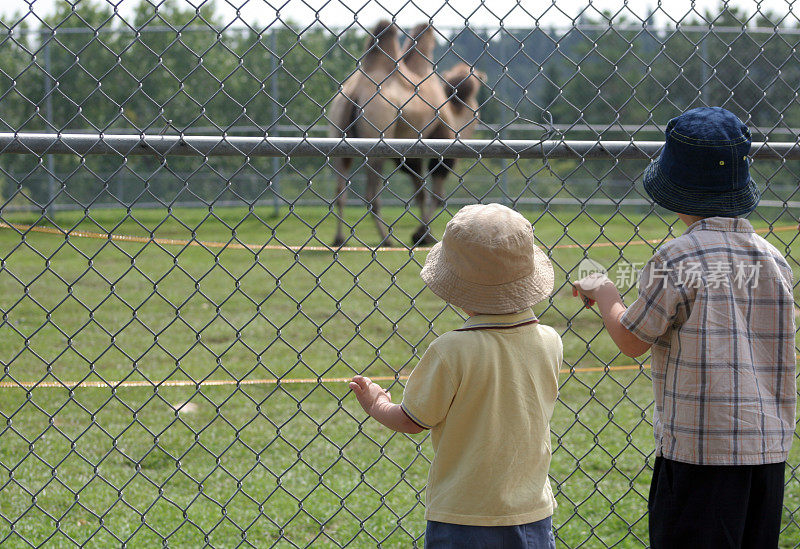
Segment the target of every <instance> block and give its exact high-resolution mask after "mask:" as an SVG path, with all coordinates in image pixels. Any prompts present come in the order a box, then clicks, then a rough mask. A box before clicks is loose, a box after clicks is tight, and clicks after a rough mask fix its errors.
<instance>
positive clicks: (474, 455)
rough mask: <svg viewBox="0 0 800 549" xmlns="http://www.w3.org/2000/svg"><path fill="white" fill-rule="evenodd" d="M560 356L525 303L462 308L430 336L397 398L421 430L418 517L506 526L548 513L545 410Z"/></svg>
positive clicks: (557, 342) (554, 392)
mask: <svg viewBox="0 0 800 549" xmlns="http://www.w3.org/2000/svg"><path fill="white" fill-rule="evenodd" d="M562 358H563V347H562V344H561V338H560V337H559V335H558V333H557V332H556V331H555V330H554V329H553V328H551V327H549V326H543V325H542V324H539V323H538V321H537V320H536V317H535V316H534V314H533V311H532V310H530V309H527V310H524V311H521V312H518V313H513V314H508V315H478V316H473V317H470V318H469V319H468V320H467V322H466V323H465V324H464V326H463V327H462V328H460V329H458V330H454V331H452V332H447V333H445V334H443V335H441V336H440V337H438V338H436V340H434V341H433V343H431V345H430V347H428V350H427V351H425V354H424V355H423V357H422V359H420V361H419V364H417V367H416V368H414V371H413V372H411V376H410V377H409V379H408V383H407V384H406V388H405V392H404V394H403V402H402V407H403V410H405V412H406V413H407V414H408V415H409V417H410V418H411V419H412V420H414V421H415V422H416V423H418V424H419V425H420V426H422V427H426V428H428V429H431V441H432V442H433V451H434V458H433V462H432V463H431V468H430V472H429V473H428V486H427V489H426V494H425V501H426V511H425V518H426V519H428V520H433V521H437V522H447V523H451V524H466V525H475V526H509V525H516V524H525V523H528V522H535V521H538V520H541V519H544V518H547V517H549V516H551V515H552V514H553V510H554V509H555V506H556V503H555V499H554V498H553V493H552V491H551V489H550V482H549V480H548V477H547V472H548V470H549V468H550V417H551V416H552V414H553V407H554V406H555V402H556V398H557V396H558V370H559V368H560V366H561V362H562Z"/></svg>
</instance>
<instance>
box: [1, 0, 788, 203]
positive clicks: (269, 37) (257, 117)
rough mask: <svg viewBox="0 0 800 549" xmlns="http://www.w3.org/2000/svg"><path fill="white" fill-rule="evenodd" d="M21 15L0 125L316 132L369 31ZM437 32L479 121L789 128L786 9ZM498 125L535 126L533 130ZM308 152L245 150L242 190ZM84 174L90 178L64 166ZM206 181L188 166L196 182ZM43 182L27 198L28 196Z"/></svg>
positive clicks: (187, 162) (135, 164)
mask: <svg viewBox="0 0 800 549" xmlns="http://www.w3.org/2000/svg"><path fill="white" fill-rule="evenodd" d="M30 19H31V18H30V17H25V16H22V15H20V16H18V17H11V18H9V19H8V20H6V21H3V22H2V24H3V25H4V26H5V27H6V28H5V31H6V32H5V33H4V36H3V38H0V113H2V114H0V128H2V129H1V130H0V131H5V132H13V131H37V132H39V131H93V132H103V133H115V132H134V133H139V132H147V133H160V132H168V133H174V132H176V131H184V132H194V133H203V134H219V133H222V132H227V133H232V132H234V133H236V134H238V135H264V133H268V134H270V135H302V134H303V133H305V132H312V135H324V133H313V132H322V131H323V130H324V127H325V126H326V124H327V122H326V118H325V116H326V112H327V109H328V107H329V105H330V101H331V100H332V98H333V97H334V95H335V94H336V92H337V90H338V86H339V83H340V82H342V81H343V80H344V79H345V78H346V77H347V75H349V74H351V73H352V72H353V71H354V70H355V69H356V66H357V63H358V59H359V57H360V55H361V52H362V48H363V42H364V39H365V36H366V34H365V30H364V29H363V28H362V27H361V26H359V25H352V26H350V27H349V28H347V29H330V28H328V27H325V26H323V25H319V24H318V25H312V26H309V27H302V26H300V25H298V24H295V23H292V22H291V21H289V20H287V21H285V22H283V23H282V24H279V25H271V26H270V27H268V28H256V27H247V26H238V27H235V28H234V27H231V26H229V25H228V22H226V21H224V20H223V19H222V17H221V16H220V15H219V13H218V12H217V10H216V9H215V5H214V4H213V3H210V4H205V5H204V6H203V7H202V8H200V9H199V10H189V9H183V8H180V7H178V4H176V3H164V4H163V5H162V6H161V7H159V8H158V10H157V11H155V10H154V8H153V5H152V4H151V3H150V2H147V1H146V0H141V1H140V2H139V3H138V5H136V7H135V8H134V12H133V15H132V16H131V17H128V18H126V19H122V18H120V17H119V16H117V15H115V14H114V12H113V10H112V8H110V7H109V5H108V4H107V3H101V2H100V1H99V0H84V1H82V2H80V3H77V4H76V5H75V6H72V5H70V4H69V3H66V2H59V3H56V9H55V11H54V12H53V13H51V14H49V15H47V16H46V17H44V18H43V24H40V25H37V26H34V25H33V24H32V22H31V20H30ZM765 29H766V30H765ZM409 30H410V29H409ZM440 30H441V35H442V36H441V37H440V40H439V46H438V51H437V55H436V63H437V66H438V67H440V68H441V70H445V69H447V68H449V67H450V66H451V65H452V64H454V63H456V62H459V61H466V62H468V63H470V64H473V65H475V66H476V68H479V69H481V70H482V71H484V72H485V73H486V74H487V82H486V84H487V85H486V87H485V89H484V90H483V91H482V93H481V97H480V99H481V104H482V106H481V118H482V120H483V121H484V122H485V123H486V124H487V125H489V126H490V127H491V128H497V127H502V126H503V125H504V124H508V123H510V122H523V121H527V120H533V121H541V120H542V118H543V116H545V117H546V118H547V119H548V120H549V119H550V117H552V120H553V123H554V124H556V125H557V126H558V127H559V128H560V129H561V130H562V133H563V134H564V135H565V136H566V137H567V138H572V139H594V138H597V137H599V136H602V137H603V138H605V139H609V138H610V139H621V138H624V139H628V138H629V136H633V137H634V138H636V139H660V136H659V135H658V134H655V133H653V132H652V131H651V130H652V126H654V125H659V126H660V127H661V128H663V126H664V125H665V123H666V121H667V120H668V119H669V118H671V117H673V116H675V115H677V114H678V113H680V112H682V111H683V110H686V109H688V108H691V107H695V106H700V105H721V106H725V107H726V108H728V109H730V110H732V111H734V112H736V113H737V114H738V115H739V116H740V117H741V118H742V119H743V120H745V121H746V122H747V123H748V124H750V125H751V126H752V127H754V128H760V129H761V130H763V132H764V134H766V135H763V134H758V133H755V134H754V138H755V139H757V140H759V139H763V138H765V137H768V138H769V139H773V140H790V141H794V140H795V139H796V136H795V135H793V129H794V128H798V127H800V104H799V103H798V87H800V63H798V61H799V59H798V55H800V54H798V47H797V46H798V38H799V37H800V25H798V20H797V19H796V18H793V17H788V16H786V15H785V14H784V15H774V14H769V13H761V12H759V13H755V14H750V13H746V12H745V11H744V10H742V9H740V8H734V7H727V6H724V5H720V7H719V9H717V10H716V11H710V12H707V13H705V14H699V13H692V14H691V15H689V16H687V17H686V18H685V19H684V20H682V21H681V23H680V25H679V26H678V27H677V28H676V27H675V26H674V25H673V26H672V27H671V28H669V29H663V28H662V29H659V28H658V27H657V26H655V25H654V24H653V22H652V21H648V22H645V24H642V22H641V21H633V20H629V19H626V18H624V17H622V16H618V15H612V14H599V15H597V16H595V17H582V18H581V19H579V20H577V21H576V22H575V25H573V26H572V27H570V28H567V29H548V28H545V27H537V28H534V29H508V28H504V29H502V31H500V32H498V30H497V29H481V28H478V27H475V26H465V27H463V28H448V29H440ZM491 131H492V130H484V133H483V136H487V135H490V133H491ZM538 133H540V132H538ZM504 135H506V136H513V137H516V138H519V137H524V136H531V137H536V136H537V131H536V130H528V132H527V133H523V134H519V133H513V132H512V133H509V131H506V132H505V134H504ZM37 162H38V159H36V158H30V157H25V156H15V157H12V156H11V155H4V156H2V157H0V168H2V170H3V171H4V172H5V173H6V175H7V177H6V179H7V180H8V181H7V182H6V185H5V186H6V187H9V185H10V186H11V188H6V189H4V190H3V196H5V197H8V195H9V193H13V192H14V187H15V186H16V189H17V190H20V189H21V188H23V187H25V186H26V184H27V185H28V187H32V186H35V185H38V184H39V183H35V184H34V180H35V179H36V178H35V177H34V176H33V175H24V174H28V173H29V172H31V170H33V171H35V172H36V171H38V173H39V175H41V170H43V169H44V166H39V167H37ZM321 163H322V160H319V161H316V162H315V161H309V163H308V166H303V167H300V168H293V169H289V167H287V166H285V165H283V164H281V163H276V162H275V161H273V160H270V159H257V160H253V161H251V162H250V165H248V166H247V167H246V170H245V171H247V172H248V173H250V174H251V175H252V176H253V177H251V178H250V179H251V180H253V181H255V183H254V185H255V187H254V188H253V190H252V192H253V193H256V194H255V195H253V196H257V194H258V190H257V189H258V188H261V187H263V183H264V182H268V181H270V180H271V178H272V177H273V176H274V174H275V171H276V169H280V170H282V171H283V172H284V173H287V172H292V171H294V172H295V175H297V174H298V173H299V174H300V176H301V179H302V177H305V172H304V171H303V170H307V171H308V173H314V171H315V170H317V169H318V168H319V166H320V165H321ZM49 166H50V169H52V170H54V171H55V172H56V174H58V175H57V180H58V185H59V186H61V187H62V191H63V192H70V193H72V194H71V195H69V196H72V197H73V199H75V200H90V199H91V198H92V197H93V196H95V195H96V193H97V192H99V191H98V189H100V188H102V187H103V186H104V185H106V186H107V181H105V180H107V179H108V178H109V177H111V176H114V175H115V174H116V176H117V177H122V176H124V175H129V176H131V175H133V176H135V177H134V179H138V180H139V184H140V186H141V187H142V188H143V189H144V188H145V187H147V180H148V178H149V177H150V176H152V175H154V174H163V175H164V176H166V177H169V175H170V174H171V173H173V172H174V173H187V172H189V173H191V172H192V171H193V170H197V169H198V167H197V166H198V161H197V160H196V159H175V160H173V159H170V160H169V165H168V166H165V165H164V162H163V161H160V160H158V159H144V158H131V159H128V160H127V161H126V162H123V161H122V159H120V158H113V157H87V159H86V160H85V161H84V162H83V164H81V162H80V159H77V158H71V157H64V156H59V157H57V158H54V159H53V160H50V164H49ZM209 169H210V172H209V173H210V174H211V177H212V179H214V178H216V179H218V180H219V181H217V182H216V183H213V184H211V189H212V190H211V191H209V192H210V193H211V194H210V195H208V193H206V194H207V195H208V196H211V197H213V196H214V191H213V189H216V188H218V187H219V186H220V185H221V184H222V182H224V181H223V180H224V179H225V177H227V175H228V174H235V173H237V170H240V171H241V169H242V162H241V160H235V159H212V160H210V161H209V162H207V163H205V164H204V166H203V168H202V170H201V171H204V173H205V172H206V171H208V170H209ZM86 170H88V172H86ZM87 173H89V174H90V176H91V177H88V178H87V177H77V176H75V175H71V174H80V175H81V176H84V175H86V174H87ZM215 173H216V175H214V174H215ZM20 174H23V175H22V176H20ZM109 174H110V175H109ZM207 175H208V174H207ZM784 176H785V175H784V174H779V175H778V176H776V177H777V178H778V179H781V178H784ZM785 177H788V178H791V176H789V175H786V176H785ZM20 178H22V183H20ZM206 180H207V177H200V176H199V175H198V176H196V177H195V183H196V184H197V185H201V183H202V181H206ZM104 181H105V182H104ZM184 183H186V182H185V181H184ZM183 186H184V187H187V185H183ZM66 187H68V189H67V188H66ZM180 190H181V189H178V190H177V191H175V192H178V191H180ZM190 191H191V189H189V188H186V189H184V192H190ZM47 192H49V191H47V190H46V189H38V190H31V191H30V194H32V195H35V196H34V197H33V198H34V199H35V200H34V201H40V200H46V199H47ZM198 192H199V191H198ZM65 196H66V195H65Z"/></svg>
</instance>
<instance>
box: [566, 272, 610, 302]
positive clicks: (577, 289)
mask: <svg viewBox="0 0 800 549" xmlns="http://www.w3.org/2000/svg"><path fill="white" fill-rule="evenodd" d="M608 285H611V286H613V287H615V288H616V286H614V283H613V282H611V279H610V278H608V277H607V276H606V275H604V274H603V273H592V274H590V275H589V276H585V277H583V278H582V279H580V280H576V281H575V282H573V283H572V297H580V298H581V299H583V304H584V306H585V307H586V308H587V309H588V308H590V307H591V306H592V305H594V304H595V302H597V296H598V294H599V293H600V291H601V289H602V288H603V287H605V286H608Z"/></svg>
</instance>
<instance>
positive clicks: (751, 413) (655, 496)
mask: <svg viewBox="0 0 800 549" xmlns="http://www.w3.org/2000/svg"><path fill="white" fill-rule="evenodd" d="M750 145H751V142H750V132H749V131H748V129H747V127H746V126H745V125H744V124H743V123H742V122H741V121H740V120H739V119H738V118H737V117H736V116H735V115H734V114H733V113H731V112H729V111H727V110H725V109H721V108H718V107H714V108H707V107H706V108H698V109H693V110H690V111H688V112H686V113H684V114H683V115H681V116H679V117H677V118H675V119H673V120H671V121H670V122H669V124H668V125H667V130H666V144H665V146H664V148H663V150H662V153H661V156H660V158H659V159H658V160H657V161H656V162H654V163H653V164H652V165H651V166H650V167H649V168H648V170H647V171H646V172H645V175H644V186H645V189H646V190H647V192H648V193H649V194H650V196H651V197H652V198H653V200H654V201H655V202H656V203H657V204H659V205H661V206H663V207H665V208H667V209H668V210H671V211H673V212H676V213H677V214H678V216H679V217H680V218H681V220H683V222H684V223H686V225H687V226H688V229H687V230H686V231H685V232H684V233H683V235H681V236H680V237H678V238H676V239H674V240H672V241H670V242H668V243H666V244H664V245H663V246H661V247H660V248H659V249H658V251H657V252H656V254H655V255H654V256H653V257H652V259H650V261H649V262H648V263H647V264H646V265H645V267H644V269H643V271H642V273H641V277H640V279H639V297H638V299H637V300H636V301H635V302H634V303H633V304H632V305H631V306H630V308H628V309H627V310H626V308H625V305H624V304H623V302H622V298H621V297H620V294H619V292H618V291H617V289H616V287H614V284H613V283H612V282H611V281H610V280H608V278H606V277H604V276H598V275H592V276H590V277H587V278H585V279H583V280H580V281H578V282H576V283H575V290H574V291H573V294H574V295H578V294H580V295H581V297H583V298H584V299H585V300H586V299H588V301H586V304H587V306H590V305H592V304H593V302H595V301H596V302H597V305H598V307H599V309H600V313H601V315H602V317H603V322H604V323H605V326H606V328H607V330H608V333H609V335H610V336H611V338H612V339H613V340H614V342H615V343H616V344H617V346H618V347H619V349H620V350H621V351H622V352H623V353H624V354H626V355H629V356H639V355H641V354H643V353H644V352H646V351H647V350H648V349H651V355H652V356H651V367H652V376H653V392H654V395H655V410H654V414H653V428H654V431H655V442H656V448H655V455H656V459H655V464H654V467H653V481H652V484H651V487H650V498H649V502H648V509H649V513H650V514H649V522H650V542H651V545H652V547H653V548H654V549H660V548H676V547H686V548H690V547H703V548H715V547H731V548H734V547H747V548H754V549H755V548H758V549H761V548H770V547H777V546H778V536H779V533H780V522H781V509H782V506H783V486H784V467H785V461H786V458H787V456H788V453H789V448H790V447H791V444H792V438H793V436H794V417H795V416H794V414H795V397H796V386H795V344H794V339H795V324H794V314H793V307H794V303H793V298H792V271H791V269H790V267H789V265H788V264H787V262H786V260H785V259H784V258H783V257H782V256H781V254H780V253H779V252H778V250H776V249H775V247H774V246H772V245H771V244H769V243H768V242H767V241H766V240H764V239H763V238H761V237H760V236H758V235H757V234H755V232H754V231H753V227H752V226H751V225H750V223H749V222H748V221H746V220H744V219H740V218H738V216H740V215H744V214H747V213H749V212H750V211H752V210H753V209H754V208H755V207H756V204H757V203H758V198H759V197H758V192H757V189H756V186H755V184H754V183H753V181H752V179H751V178H750V175H749V166H748V160H747V155H748V153H749V151H750Z"/></svg>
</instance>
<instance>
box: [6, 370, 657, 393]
mask: <svg viewBox="0 0 800 549" xmlns="http://www.w3.org/2000/svg"><path fill="white" fill-rule="evenodd" d="M649 367H650V365H649V364H642V365H641V367H640V366H639V365H638V364H626V365H623V366H594V367H589V368H573V369H569V368H566V369H562V370H559V372H560V373H562V374H567V373H581V372H606V371H609V372H610V371H614V370H639V369H640V368H649ZM350 379H351V378H349V377H323V378H294V379H275V378H268V379H242V380H235V379H205V380H199V381H193V380H191V379H173V380H169V379H167V380H164V381H144V380H141V381H140V380H137V381H42V382H36V381H20V382H15V381H2V382H0V389H83V388H101V389H102V388H109V389H110V388H114V389H119V388H129V387H151V388H153V387H218V386H224V385H278V384H280V385H290V384H301V383H304V384H305V383H314V384H322V383H345V382H347V381H350ZM370 379H371V380H372V381H395V380H397V381H405V380H407V379H408V376H374V377H370Z"/></svg>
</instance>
